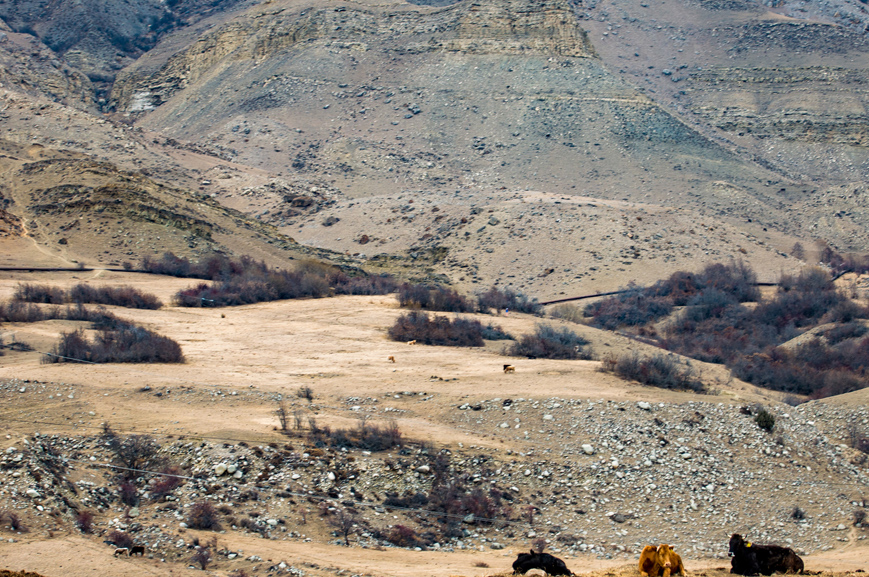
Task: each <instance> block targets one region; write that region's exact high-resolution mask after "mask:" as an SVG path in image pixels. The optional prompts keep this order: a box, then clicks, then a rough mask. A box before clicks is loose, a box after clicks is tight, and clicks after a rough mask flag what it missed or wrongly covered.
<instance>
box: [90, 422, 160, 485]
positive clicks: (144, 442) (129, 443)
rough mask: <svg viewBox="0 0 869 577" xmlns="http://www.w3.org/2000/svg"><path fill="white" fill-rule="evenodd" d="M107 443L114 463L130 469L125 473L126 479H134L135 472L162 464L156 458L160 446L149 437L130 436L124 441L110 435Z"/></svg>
mask: <svg viewBox="0 0 869 577" xmlns="http://www.w3.org/2000/svg"><path fill="white" fill-rule="evenodd" d="M104 435H105V432H104ZM108 442H109V448H111V449H112V451H113V452H114V453H115V462H116V463H117V464H118V465H120V466H121V467H125V468H127V469H132V470H131V471H127V472H126V473H125V475H126V476H127V477H128V478H129V477H136V476H137V475H136V474H135V473H136V472H137V471H140V470H143V469H154V468H157V467H159V466H160V465H161V464H162V459H161V458H160V457H159V456H158V451H159V450H160V445H158V444H157V442H156V441H155V440H154V438H153V437H151V436H149V435H131V436H129V437H126V438H124V439H121V438H120V437H118V436H117V435H112V436H111V437H110V438H109V440H108Z"/></svg>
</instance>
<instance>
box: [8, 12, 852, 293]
mask: <svg viewBox="0 0 869 577" xmlns="http://www.w3.org/2000/svg"><path fill="white" fill-rule="evenodd" d="M767 4H770V5H764V4H761V3H758V2H754V1H738V2H712V1H703V2H696V1H694V0H653V1H652V2H646V1H638V0H602V1H594V0H593V1H588V2H580V1H577V0H492V1H490V2H475V1H473V0H461V1H425V2H423V1H420V2H400V1H396V2H392V3H383V2H376V1H374V0H364V1H354V2H349V1H348V2H330V3H323V2H321V1H320V0H272V1H270V2H265V3H260V4H248V3H244V2H230V1H226V2H218V3H216V4H213V5H212V4H209V3H204V2H193V1H189V2H170V3H167V4H165V5H162V4H160V5H158V4H153V3H150V2H147V1H141V2H131V3H130V5H129V6H130V10H129V11H128V12H129V13H128V14H123V15H118V14H113V15H112V16H111V17H109V16H105V17H103V16H99V15H100V14H102V12H101V10H102V8H101V6H102V5H100V4H99V3H93V5H91V4H87V5H86V6H85V4H82V5H81V6H83V8H81V9H82V10H85V9H86V12H87V18H89V19H90V20H87V18H82V20H81V22H78V21H77V22H75V23H70V22H65V21H62V19H60V18H59V17H58V14H61V13H63V8H62V6H61V5H58V6H57V7H52V8H51V9H50V10H49V9H48V7H46V6H42V5H38V6H37V4H32V3H28V2H25V1H24V0H16V1H14V2H10V1H7V2H4V3H2V4H0V8H2V10H0V17H4V18H6V19H7V20H8V22H9V24H10V27H7V28H8V30H7V31H6V32H5V33H4V34H5V37H4V38H2V39H0V49H4V50H5V51H3V50H0V58H5V59H6V60H5V61H6V62H9V64H8V65H6V66H5V67H4V68H3V69H2V71H0V75H4V74H5V76H3V77H2V78H0V80H2V82H3V86H4V88H6V89H7V90H8V91H7V92H6V94H5V96H4V98H5V99H6V100H7V101H8V102H10V103H11V102H14V103H15V104H14V105H7V106H6V107H5V108H4V109H3V110H0V119H2V122H3V123H4V125H6V126H9V127H14V131H12V132H11V133H10V135H9V136H8V138H9V139H10V140H13V141H15V142H17V143H18V144H19V145H20V146H25V147H26V146H29V145H30V144H33V143H39V144H40V145H42V146H44V147H46V148H47V149H57V150H61V149H62V150H65V151H69V152H73V153H76V154H85V155H88V156H91V157H92V160H93V161H94V162H97V163H102V162H109V163H112V164H114V165H117V167H118V169H120V170H122V171H130V170H133V171H143V173H144V174H145V175H146V176H147V177H148V178H153V179H155V180H156V181H158V182H161V183H162V184H166V185H170V186H173V187H180V188H185V189H187V190H190V191H198V192H199V193H206V194H207V195H208V196H209V197H211V198H213V199H214V200H215V201H217V202H218V203H220V204H222V205H223V206H226V207H228V208H231V209H234V210H238V211H240V212H243V213H246V214H247V215H249V216H251V217H253V218H255V219H256V220H258V221H261V222H262V223H266V224H269V225H272V226H274V227H276V228H277V229H278V230H280V232H281V233H282V234H284V235H286V236H289V237H292V238H294V239H296V240H297V241H299V242H300V243H302V244H304V245H307V246H309V247H316V248H323V249H329V250H332V251H336V252H338V253H343V254H344V255H345V256H349V257H352V258H353V259H354V260H355V261H356V262H357V263H363V264H364V263H368V264H369V265H373V266H376V267H382V266H384V265H386V266H385V268H387V269H396V270H400V269H403V270H412V269H413V268H414V267H417V266H418V265H419V264H420V263H422V262H425V263H426V264H425V266H427V267H430V268H431V269H432V271H434V272H436V273H437V274H442V275H443V277H442V278H444V279H449V280H450V281H451V282H453V283H457V284H459V285H462V283H465V284H466V285H467V286H466V287H465V288H468V287H469V286H470V285H473V284H475V285H481V284H488V283H492V282H503V283H505V284H508V285H509V284H511V283H512V284H513V286H518V287H521V288H523V289H524V290H529V291H531V292H535V293H536V294H539V295H541V296H543V295H544V294H546V295H553V296H554V295H558V294H561V292H562V290H564V291H568V292H570V291H574V292H581V291H582V290H583V289H584V288H587V289H591V290H601V289H612V288H616V287H617V286H619V285H621V284H624V283H625V282H626V279H637V278H646V277H645V275H644V274H643V273H641V272H637V271H639V269H644V270H648V271H655V273H656V274H666V273H667V272H670V271H671V270H675V268H692V267H693V266H696V265H698V264H700V262H708V261H710V260H721V259H727V258H730V257H735V258H746V259H748V260H750V261H752V262H753V263H755V266H756V268H758V269H761V270H769V271H780V270H784V269H787V268H792V267H796V266H799V265H800V262H799V261H797V260H796V259H789V258H788V257H787V256H786V255H787V254H788V253H789V252H790V250H791V248H792V247H793V246H794V244H795V243H796V242H800V243H802V244H803V245H804V246H808V247H810V248H809V250H808V256H807V258H808V259H809V260H811V259H812V258H813V255H814V254H815V253H816V252H817V251H816V250H814V249H813V247H814V243H815V241H818V242H821V243H829V244H830V245H832V246H833V247H834V248H836V249H838V250H840V251H863V250H865V249H866V240H865V234H864V231H865V230H866V227H867V226H869V214H867V212H866V210H865V208H864V205H865V202H863V199H864V197H865V194H866V189H865V182H866V179H867V176H869V153H867V151H869V139H867V134H869V124H867V116H866V105H867V91H866V85H867V84H866V82H867V79H869V77H867V69H866V65H865V62H866V61H867V59H866V58H865V56H866V52H867V50H869V44H867V35H866V31H865V24H866V22H869V20H867V15H866V14H867V13H866V7H865V5H864V4H862V3H860V2H856V1H852V0H831V1H829V2H824V3H821V4H818V5H813V6H808V5H803V3H788V2H784V3H781V2H773V3H767ZM52 6H54V5H52ZM63 6H65V5H63ZM77 9H78V8H77ZM70 10H72V8H70ZM155 18H156V20H155ZM85 21H87V22H91V23H90V24H88V25H87V26H86V27H85V28H86V30H87V32H86V33H85V32H82V30H84V29H85V28H81V30H80V29H79V28H80V27H82V26H84V24H82V22H85ZM77 27H79V28H77ZM12 30H17V32H12ZM77 31H78V32H77ZM29 33H34V34H36V35H37V36H38V38H39V39H41V41H42V42H44V44H41V43H40V40H37V39H36V38H34V37H33V36H30V35H29ZM65 39H66V40H65ZM71 39H74V40H75V42H73V44H69V42H71V41H72V40H71ZM113 39H114V40H117V42H116V44H117V46H116V45H113V44H112V42H113V41H114V40H113ZM109 46H112V49H111V50H110V49H109V48H108V47H109ZM4 47H5V48H4ZM52 50H53V52H52ZM33 55H38V57H33ZM52 55H54V57H52ZM82 71H83V72H85V73H87V75H89V76H90V77H91V80H88V79H87V78H86V77H85V75H83V74H82ZM109 89H111V90H110V93H109V92H108V91H109ZM49 103H50V104H49ZM64 103H66V104H64ZM97 106H99V107H102V110H103V111H104V113H105V112H108V114H107V115H106V116H105V117H103V118H100V117H99V116H97V115H95V110H96V107H97ZM73 107H76V108H77V109H78V110H73ZM36 117H38V120H37V121H34V118H36ZM106 121H108V122H106ZM130 125H132V126H134V127H135V128H134V129H133V130H130V129H128V128H125V126H130ZM10 174H11V173H10ZM414 199H417V200H418V201H420V202H422V201H423V199H424V202H425V203H426V205H429V204H430V205H431V206H430V207H429V206H426V207H425V210H422V206H421V205H420V204H416V205H415V206H414V205H413V203H412V202H410V201H412V200H414ZM529 199H534V201H535V202H543V203H544V205H541V206H546V210H542V211H541V210H525V208H526V206H525V205H526V204H527V202H528V200H529ZM584 202H588V203H590V204H595V210H597V208H599V207H601V206H606V207H607V208H606V211H607V212H608V213H610V214H609V215H608V216H607V217H606V218H605V220H603V221H598V220H596V219H598V218H599V217H600V216H601V215H598V214H592V213H595V210H592V211H590V212H589V213H588V214H585V213H583V214H581V215H577V216H578V218H574V216H573V215H572V214H571V213H570V212H569V211H568V212H565V213H564V214H563V215H561V214H558V212H559V211H560V210H561V209H564V208H566V207H574V206H577V203H579V204H580V205H581V204H583V203H584ZM655 207H657V208H655ZM589 208H592V207H591V206H590V207H589ZM659 209H660V210H659ZM550 212H551V213H552V214H551V216H552V220H551V221H550ZM643 213H654V214H656V215H657V216H656V217H655V218H661V217H662V215H671V216H672V215H681V216H679V217H678V218H675V219H669V218H667V219H665V221H666V222H663V221H662V222H660V223H658V222H656V221H655V220H654V219H650V218H647V219H646V220H645V221H642V224H640V222H641V220H639V219H642V218H643ZM19 216H20V215H19ZM561 216H564V218H565V219H567V221H572V222H573V224H572V225H571V226H569V227H568V226H566V221H565V222H564V223H562V221H561V220H559V218H560V217H561ZM490 217H492V218H494V220H495V221H498V223H501V224H489V223H490V221H491V218H490ZM625 219H627V220H628V221H631V222H634V223H636V224H634V225H632V226H629V227H624V230H622V229H621V228H618V229H615V230H614V229H608V228H606V227H604V226H601V225H602V223H604V222H622V221H625ZM552 223H554V224H555V225H560V226H557V227H556V229H554V232H555V231H557V234H554V235H553V236H554V237H555V239H554V240H553V239H551V241H549V242H547V243H545V244H543V245H541V244H540V243H537V242H535V241H536V240H537V239H536V238H534V237H533V236H531V235H529V233H528V231H540V230H544V229H547V227H552V226H553V224H552ZM694 223H703V226H702V227H700V228H705V229H707V230H706V232H707V233H708V232H712V231H711V230H708V229H710V228H712V224H710V223H715V226H717V227H723V228H725V229H727V230H728V231H729V232H727V233H726V234H717V235H706V236H707V238H705V239H702V240H700V241H699V242H698V240H699V239H697V238H696V235H697V230H696V229H697V227H695V226H693V224H694ZM375 225H376V226H375ZM134 226H135V225H134ZM637 227H639V228H643V229H648V234H645V232H643V233H641V232H639V231H634V230H633V228H637ZM652 229H657V230H652ZM88 232H89V231H88ZM493 232H497V233H498V234H495V235H494V236H493V235H492V234H491V233H493ZM614 232H615V233H616V234H615V235H614V234H613V233H614ZM656 235H661V236H660V238H658V237H656ZM478 237H479V238H478ZM484 238H485V239H488V240H487V242H483V240H481V239H484ZM614 238H623V239H626V240H627V241H629V242H624V243H622V242H614ZM635 240H637V241H640V240H642V242H639V243H638V242H633V241H635ZM755 240H756V242H755ZM657 241H662V242H663V243H665V244H662V242H657ZM744 241H748V242H744ZM480 242H483V244H487V246H482V245H481V244H480ZM523 242H524V243H525V244H523ZM666 243H669V244H666ZM526 245H527V246H526ZM544 247H545V248H544ZM684 247H689V249H688V250H685V249H684ZM544 253H545V254H544ZM541 255H544V257H543V258H541ZM662 262H663V263H667V264H666V266H665V268H664V269H663V270H662V269H660V268H659V266H660V264H661V263H662ZM625 263H627V264H625ZM628 265H630V266H628ZM637 265H639V266H637ZM643 265H652V266H643ZM396 267H397V268H396ZM670 267H673V268H672V269H671V268H670ZM511 269H518V270H519V271H521V273H520V275H518V276H524V277H525V280H524V281H522V282H519V281H517V280H514V279H515V278H517V275H516V273H515V272H513V271H512V270H511ZM602 269H606V270H605V271H602ZM552 274H557V275H558V277H557V278H556V277H552V276H550V275H552ZM775 274H777V273H775V272H770V278H769V279H768V280H773V279H772V277H773V276H774V275H775ZM580 283H582V284H583V285H584V286H583V287H582V288H580V287H579V286H577V287H576V288H572V287H574V286H576V285H579V284H580ZM587 283H591V284H587ZM556 286H557V287H558V288H556Z"/></svg>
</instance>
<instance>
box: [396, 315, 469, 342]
mask: <svg viewBox="0 0 869 577" xmlns="http://www.w3.org/2000/svg"><path fill="white" fill-rule="evenodd" d="M388 334H389V338H390V339H392V340H394V341H405V342H406V341H416V342H418V343H421V344H426V345H440V346H449V347H482V346H483V345H484V344H485V343H484V342H483V325H482V324H481V323H480V321H476V320H468V319H462V318H455V319H452V320H451V319H449V318H447V317H442V316H437V315H435V316H434V317H433V318H429V316H428V314H427V313H424V312H421V311H411V312H410V313H408V314H405V315H401V316H400V317H398V318H397V319H396V321H395V324H394V325H392V326H391V327H390V328H389V332H388Z"/></svg>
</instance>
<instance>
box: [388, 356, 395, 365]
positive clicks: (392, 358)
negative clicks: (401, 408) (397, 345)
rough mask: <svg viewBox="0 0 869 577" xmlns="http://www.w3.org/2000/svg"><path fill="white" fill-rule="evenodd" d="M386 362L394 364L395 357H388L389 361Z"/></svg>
mask: <svg viewBox="0 0 869 577" xmlns="http://www.w3.org/2000/svg"><path fill="white" fill-rule="evenodd" d="M388 360H389V361H390V362H393V363H394V362H395V357H394V356H392V355H389V359H388Z"/></svg>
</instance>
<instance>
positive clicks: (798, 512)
mask: <svg viewBox="0 0 869 577" xmlns="http://www.w3.org/2000/svg"><path fill="white" fill-rule="evenodd" d="M805 518H806V512H805V511H803V510H802V509H800V508H799V506H797V505H794V508H793V509H792V510H791V519H793V520H794V521H802V520H803V519H805Z"/></svg>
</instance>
